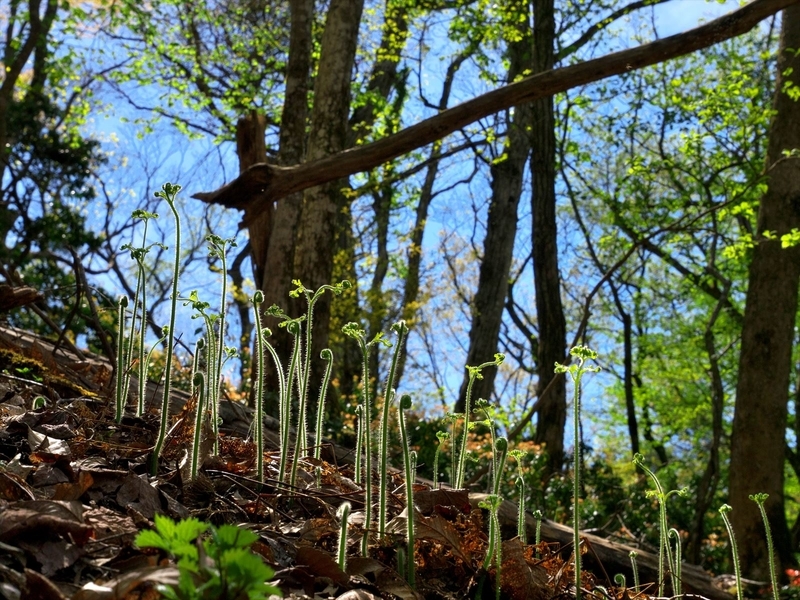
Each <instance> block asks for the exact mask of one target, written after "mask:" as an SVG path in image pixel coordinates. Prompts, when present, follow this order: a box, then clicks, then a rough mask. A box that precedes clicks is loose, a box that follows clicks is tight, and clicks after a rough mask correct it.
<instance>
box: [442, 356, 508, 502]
mask: <svg viewBox="0 0 800 600" xmlns="http://www.w3.org/2000/svg"><path fill="white" fill-rule="evenodd" d="M504 360H505V355H504V354H499V353H498V354H495V355H494V360H491V361H489V362H485V363H483V364H480V365H478V366H477V367H471V366H469V365H468V366H467V367H466V369H467V373H468V377H469V378H468V380H467V393H466V398H465V403H464V427H463V428H462V430H461V444H460V446H461V447H460V450H459V453H458V463H457V466H456V469H455V481H454V486H455V488H456V489H461V487H462V486H463V485H464V473H465V471H466V464H467V438H468V437H469V431H470V426H469V418H470V413H471V412H472V388H473V386H474V385H475V380H476V379H483V375H482V374H481V371H483V370H484V369H485V368H487V367H499V366H500V365H501V364H502V363H503V361H504ZM453 439H455V438H453Z"/></svg>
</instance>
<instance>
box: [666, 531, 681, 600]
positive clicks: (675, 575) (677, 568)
mask: <svg viewBox="0 0 800 600" xmlns="http://www.w3.org/2000/svg"><path fill="white" fill-rule="evenodd" d="M667 537H668V538H673V539H674V540H675V550H674V554H673V556H674V559H675V564H674V565H673V567H672V593H673V595H675V596H678V595H681V594H682V593H683V591H682V586H681V562H682V561H683V556H682V552H681V534H680V532H679V531H678V530H677V529H675V528H674V527H671V528H670V530H669V532H668V533H667ZM667 543H669V540H667Z"/></svg>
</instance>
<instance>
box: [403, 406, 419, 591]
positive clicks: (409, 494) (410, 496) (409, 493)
mask: <svg viewBox="0 0 800 600" xmlns="http://www.w3.org/2000/svg"><path fill="white" fill-rule="evenodd" d="M407 410H411V396H409V395H408V394H404V395H403V396H402V397H401V398H400V414H399V421H400V444H401V445H402V447H403V467H404V469H405V475H406V514H407V515H408V519H407V520H406V540H407V542H408V544H407V548H408V549H407V551H406V554H407V558H408V565H407V573H406V581H408V585H410V586H411V588H412V589H414V588H415V587H416V578H417V570H416V569H417V565H416V563H415V562H414V480H415V477H414V469H415V466H416V465H415V464H414V463H415V462H416V461H413V460H412V456H411V451H410V449H409V443H410V442H409V439H408V433H407V432H406V415H405V411H407Z"/></svg>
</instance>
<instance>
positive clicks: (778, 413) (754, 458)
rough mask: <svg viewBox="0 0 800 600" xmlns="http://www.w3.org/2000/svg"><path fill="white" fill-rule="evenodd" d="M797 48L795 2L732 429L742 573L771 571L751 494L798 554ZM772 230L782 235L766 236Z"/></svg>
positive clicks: (784, 41) (779, 545) (785, 22)
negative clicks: (792, 392) (794, 448)
mask: <svg viewBox="0 0 800 600" xmlns="http://www.w3.org/2000/svg"><path fill="white" fill-rule="evenodd" d="M798 47H800V7H799V6H796V5H795V6H792V7H790V8H787V9H786V10H785V11H784V13H783V19H782V25H781V42H780V49H779V55H778V65H777V69H778V76H777V81H776V92H775V98H774V101H773V102H774V109H775V113H774V116H773V119H772V122H771V124H770V130H769V143H768V147H767V160H766V165H767V167H768V168H769V170H770V171H769V181H768V187H767V191H766V192H765V194H764V197H763V198H762V199H761V205H760V207H759V211H758V228H757V232H758V234H757V235H758V237H757V242H756V245H755V248H754V249H753V258H752V262H751V263H750V267H749V271H748V289H747V299H746V304H745V312H744V325H743V328H742V347H741V354H740V357H739V381H738V384H737V387H736V406H735V413H734V419H733V431H732V434H731V465H730V504H731V506H732V507H733V512H732V513H731V517H732V518H731V520H732V523H733V526H734V530H735V531H736V537H737V539H738V540H739V555H740V558H741V562H742V567H743V569H744V572H745V573H746V574H747V575H748V576H750V577H753V578H759V579H762V578H766V577H767V576H768V575H769V569H768V560H767V547H766V542H765V539H764V528H763V525H762V523H761V516H760V514H759V510H758V506H757V505H756V503H755V502H752V501H751V500H749V498H748V496H749V495H750V494H756V493H761V492H765V493H767V494H769V496H770V497H769V499H768V500H767V502H766V511H767V515H768V517H769V520H770V526H771V528H772V532H773V535H774V538H775V547H776V550H777V552H778V558H779V561H780V563H781V564H782V565H787V564H788V563H789V562H790V561H791V556H792V548H791V545H790V543H789V530H788V526H787V524H786V513H785V508H784V498H783V483H784V481H783V480H784V464H785V451H784V446H785V436H786V422H787V403H788V401H789V376H790V371H791V367H792V343H793V335H794V327H795V323H796V318H797V286H798V283H799V282H800V247H797V246H795V247H793V248H789V249H784V248H782V247H781V241H780V236H781V235H783V234H786V233H789V232H790V231H791V230H792V229H800V161H798V160H797V159H788V160H787V159H783V160H782V156H783V152H784V151H785V150H791V149H796V148H800V104H799V103H798V102H796V101H795V100H793V99H792V98H791V97H790V95H789V94H787V93H786V90H787V89H789V90H792V89H793V90H797V89H798V88H797V85H798V82H799V81H800V76H799V75H798V68H800V59H798V58H797V57H796V55H795V50H794V49H796V48H798ZM792 69H793V71H792ZM768 232H769V233H770V234H776V235H777V238H774V237H773V236H772V235H770V236H769V237H766V236H765V234H766V233H768ZM779 566H780V565H779ZM779 572H782V571H779Z"/></svg>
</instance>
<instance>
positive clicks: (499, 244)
mask: <svg viewBox="0 0 800 600" xmlns="http://www.w3.org/2000/svg"><path fill="white" fill-rule="evenodd" d="M516 4H517V6H516V7H515V8H511V7H509V13H510V14H514V15H515V16H516V15H520V20H519V23H520V27H521V28H523V30H522V31H520V34H521V39H520V40H519V41H517V42H514V43H511V44H509V47H508V58H509V62H510V65H509V69H508V80H509V82H512V81H514V80H515V79H516V78H517V77H518V76H519V75H520V74H521V73H523V71H524V70H525V69H526V68H529V67H530V65H531V61H532V56H531V54H532V53H531V50H532V47H531V32H530V30H529V29H528V23H529V18H528V16H526V15H528V11H529V9H528V3H527V2H518V3H516ZM509 121H510V122H509V126H508V138H507V140H506V143H505V146H504V148H503V152H504V158H503V160H500V161H499V162H496V163H494V164H492V168H491V175H492V200H491V203H490V204H489V218H488V221H487V223H486V239H485V240H484V242H483V261H482V262H481V266H480V272H479V274H478V289H477V291H476V293H475V298H474V299H473V303H472V324H471V327H470V332H469V349H468V351H467V362H466V364H467V365H470V366H477V365H479V364H482V363H485V362H488V361H491V360H492V358H493V357H494V354H495V353H496V352H497V343H498V338H499V336H500V323H501V321H502V319H503V309H504V307H505V302H506V296H507V294H508V278H509V270H510V269H511V260H512V258H513V254H514V240H515V239H516V236H517V208H518V206H519V199H520V196H521V195H522V181H523V179H524V177H525V164H526V163H527V161H528V156H529V155H530V151H531V140H530V131H529V130H530V127H531V123H532V121H533V117H532V111H531V105H530V104H524V105H522V106H518V107H516V108H515V109H514V111H513V113H511V114H510V119H509ZM496 374H497V367H489V368H487V369H484V371H483V373H482V375H483V378H482V379H476V380H475V381H474V382H473V387H472V402H473V403H474V401H475V400H476V399H478V398H484V399H486V400H489V399H490V398H491V396H492V391H493V390H494V379H495V376H496ZM468 385H469V377H468V375H467V374H466V373H465V375H464V379H463V380H462V382H461V389H460V390H459V393H458V399H457V401H456V405H455V412H458V413H460V412H464V408H465V405H466V398H467V387H468ZM473 406H474V404H473Z"/></svg>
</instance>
